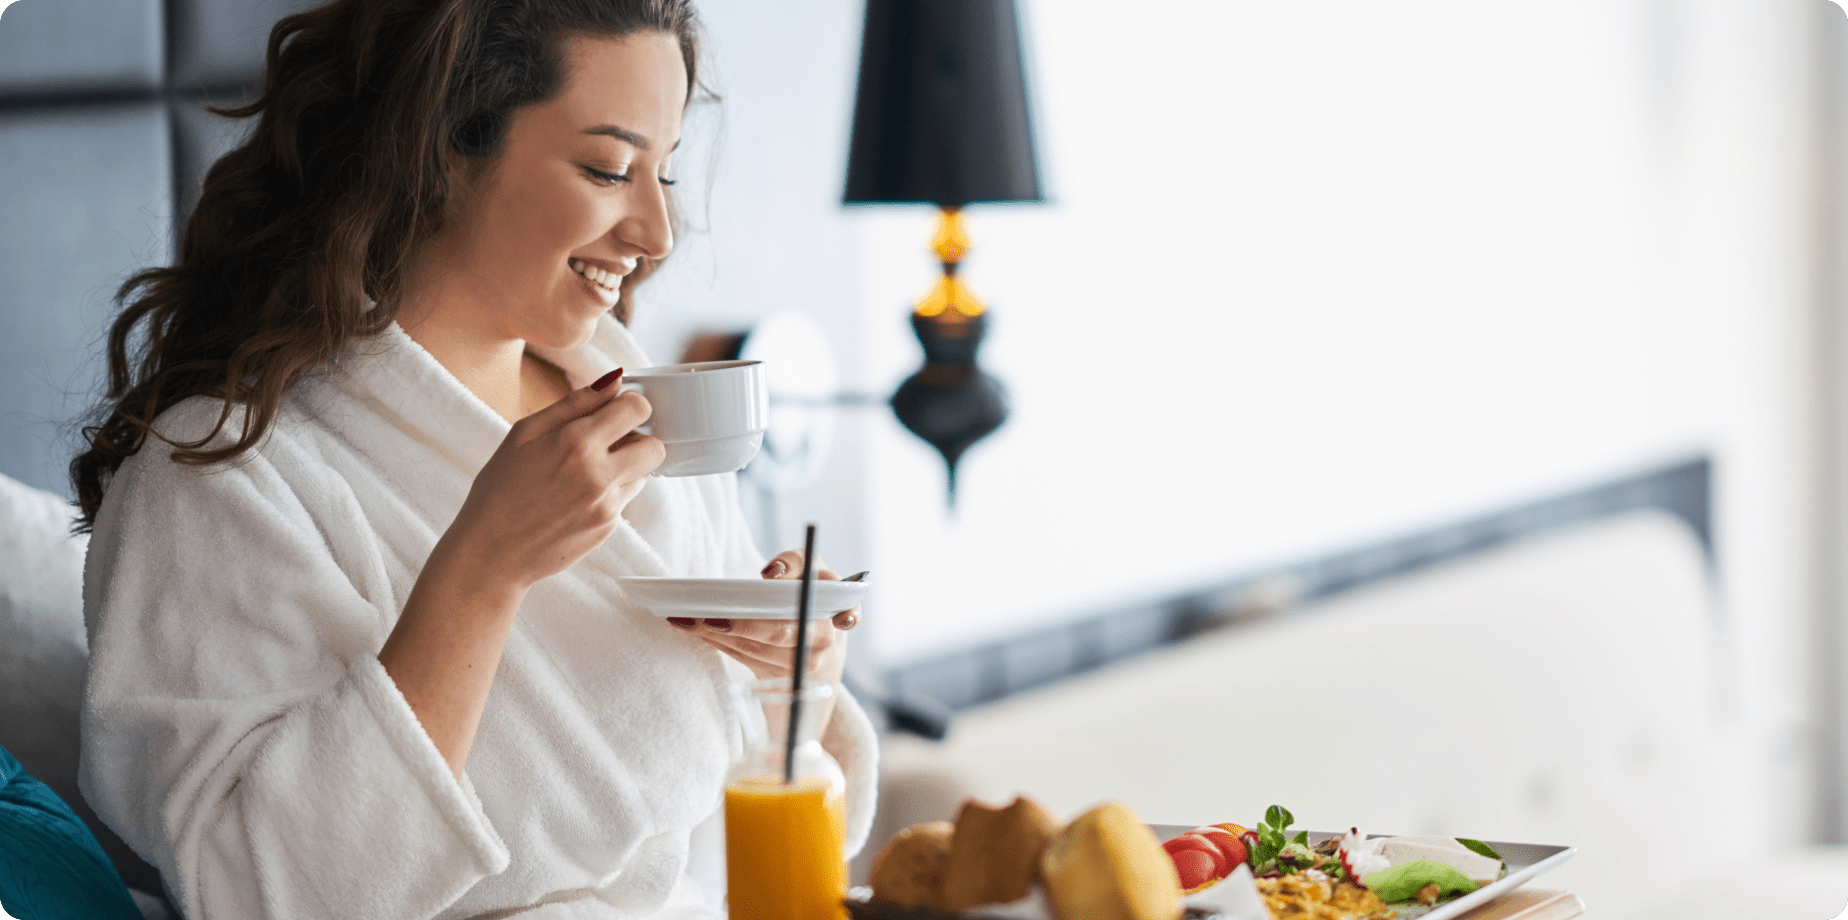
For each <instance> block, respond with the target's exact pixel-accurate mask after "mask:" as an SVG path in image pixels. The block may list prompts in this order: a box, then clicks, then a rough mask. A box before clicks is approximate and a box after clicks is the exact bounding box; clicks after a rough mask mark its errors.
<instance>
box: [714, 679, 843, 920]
mask: <svg viewBox="0 0 1848 920" xmlns="http://www.w3.org/2000/svg"><path fill="white" fill-rule="evenodd" d="M732 691H733V697H734V701H735V702H736V704H737V706H738V709H739V713H740V715H741V716H742V718H743V722H744V741H745V744H744V757H743V759H741V760H740V761H739V762H738V763H737V765H736V766H734V767H733V768H732V771H731V775H730V776H729V777H728V778H727V780H726V783H725V886H726V903H727V911H728V914H729V917H730V920H840V918H842V917H844V916H845V915H846V908H845V907H844V906H843V901H844V900H845V899H846V897H847V865H846V854H845V849H846V838H847V817H846V811H845V802H846V792H847V781H846V778H845V777H843V776H842V775H841V768H840V766H839V765H838V764H836V763H835V762H834V758H832V757H829V756H828V755H827V753H826V752H825V751H823V750H822V749H821V741H820V738H821V729H822V727H823V726H825V725H826V724H827V721H828V717H829V716H830V715H831V714H832V712H833V709H834V697H835V693H836V690H835V687H834V685H833V684H830V683H825V682H814V683H810V682H804V685H803V687H802V696H801V706H800V711H801V717H800V718H799V719H798V720H797V722H796V748H795V763H794V766H795V770H794V777H793V780H791V779H789V778H788V777H787V776H786V772H785V771H786V767H787V766H788V763H787V761H786V752H787V750H788V748H787V745H788V740H789V721H790V715H791V710H792V709H794V708H796V707H795V706H794V705H793V704H794V703H795V701H796V697H795V695H794V694H793V693H792V692H791V690H790V683H789V681H787V680H760V681H754V682H752V683H748V684H739V685H736V686H734V687H733V688H732Z"/></svg>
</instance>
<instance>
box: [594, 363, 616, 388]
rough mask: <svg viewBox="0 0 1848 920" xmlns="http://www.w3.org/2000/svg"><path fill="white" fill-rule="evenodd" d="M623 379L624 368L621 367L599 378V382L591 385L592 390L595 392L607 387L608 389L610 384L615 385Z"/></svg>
mask: <svg viewBox="0 0 1848 920" xmlns="http://www.w3.org/2000/svg"><path fill="white" fill-rule="evenodd" d="M621 377H622V368H620V367H619V368H617V369H615V370H613V371H610V372H609V373H607V374H604V375H603V376H601V377H598V378H597V382H596V383H593V384H591V385H590V388H591V389H593V390H598V391H601V390H603V389H604V388H605V387H608V386H609V385H610V384H612V383H615V382H616V381H617V380H618V379H620V378H621Z"/></svg>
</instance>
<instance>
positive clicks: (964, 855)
mask: <svg viewBox="0 0 1848 920" xmlns="http://www.w3.org/2000/svg"><path fill="white" fill-rule="evenodd" d="M1058 831H1059V819H1058V818H1055V817H1053V815H1052V813H1051V812H1049V811H1047V810H1046V809H1045V808H1043V807H1041V806H1040V804H1039V803H1038V802H1035V801H1033V800H1032V799H1029V798H1026V797H1024V796H1021V797H1018V798H1015V799H1014V801H1013V803H1012V804H1010V805H1008V806H1007V807H1006V808H991V807H989V806H987V805H984V804H982V803H981V802H977V801H975V800H974V799H970V800H968V801H966V802H964V803H963V805H962V809H961V810H959V811H958V812H957V813H956V836H955V837H953V838H952V839H951V840H950V858H949V862H948V863H947V864H945V866H944V868H943V906H945V907H947V908H949V909H951V910H963V909H964V908H969V907H974V906H975V905H977V904H1007V903H1009V902H1012V901H1018V900H1020V899H1021V898H1024V897H1026V896H1027V891H1028V890H1029V889H1030V888H1032V886H1033V881H1034V879H1035V878H1036V877H1037V876H1038V869H1039V859H1040V854H1041V853H1043V852H1045V850H1046V844H1047V843H1048V842H1050V841H1051V840H1052V836H1053V835H1054V834H1056V833H1058Z"/></svg>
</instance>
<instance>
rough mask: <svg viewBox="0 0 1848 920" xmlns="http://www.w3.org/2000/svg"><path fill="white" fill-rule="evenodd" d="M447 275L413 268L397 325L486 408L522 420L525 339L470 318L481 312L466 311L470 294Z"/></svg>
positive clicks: (428, 267)
mask: <svg viewBox="0 0 1848 920" xmlns="http://www.w3.org/2000/svg"><path fill="white" fill-rule="evenodd" d="M420 267H421V268H426V269H431V268H435V267H434V266H428V265H425V266H420ZM448 277H452V276H451V274H450V273H448V272H444V271H441V270H426V271H418V270H415V269H413V270H412V271H411V272H410V273H409V274H408V275H407V277H406V279H405V285H404V296H403V300H402V302H401V303H400V305H399V307H398V325H399V327H401V328H402V329H403V330H404V334H405V335H408V336H410V337H411V341H413V342H416V343H417V344H418V345H421V346H423V349H424V350H425V351H427V352H429V353H430V356H431V357H433V358H435V359H436V360H437V363H439V364H441V365H443V367H444V369H445V370H448V371H449V373H450V374H452V375H453V376H454V377H455V378H456V380H457V381H459V382H460V383H461V384H462V385H463V386H464V387H467V388H468V391H469V392H470V393H473V394H475V397H476V398H477V399H480V400H481V401H482V402H484V403H486V404H487V405H488V408H490V409H493V410H494V411H495V413H496V414H498V415H500V417H501V418H504V419H506V420H507V421H509V422H514V421H518V420H519V419H521V418H523V417H525V416H526V414H527V408H526V406H527V403H528V402H530V400H529V399H527V397H526V390H527V389H528V387H527V386H526V385H525V383H524V381H525V379H527V376H526V374H524V373H523V367H522V366H523V365H524V364H525V361H524V360H523V356H524V355H525V353H526V343H525V342H524V341H522V340H520V339H516V338H508V337H506V336H505V335H504V334H500V333H497V332H495V331H492V330H489V329H486V328H479V324H477V323H471V322H469V321H468V318H469V317H471V316H476V315H480V314H481V313H482V312H483V311H480V310H470V309H467V308H466V307H465V305H466V304H468V303H469V302H470V300H471V298H470V297H469V294H468V292H466V291H460V290H450V289H449V287H450V285H448V284H446V283H445V281H444V279H445V278H448Z"/></svg>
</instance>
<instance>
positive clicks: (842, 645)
mask: <svg viewBox="0 0 1848 920" xmlns="http://www.w3.org/2000/svg"><path fill="white" fill-rule="evenodd" d="M763 576H764V577H765V578H784V579H800V578H801V577H802V551H801V550H796V549H792V550H788V551H786V552H784V553H782V554H780V555H778V556H777V557H776V558H775V559H772V560H770V564H769V565H766V566H764V571H763ZM815 577H816V578H822V579H827V580H829V581H839V580H840V576H839V575H836V574H834V572H833V571H832V570H830V569H829V568H828V566H827V564H826V563H823V562H822V561H821V560H820V559H817V560H815ZM667 621H668V622H669V623H672V624H674V625H675V626H677V627H679V628H681V629H684V630H687V631H689V632H691V633H693V634H694V635H696V636H698V637H699V638H700V639H702V640H704V641H705V642H706V644H708V645H711V646H712V647H713V648H716V649H718V650H719V651H721V652H724V653H725V654H727V655H730V656H732V657H733V658H736V659H738V661H739V662H740V663H742V664H743V665H744V666H745V667H747V668H750V669H751V673H752V674H755V675H757V677H758V679H760V680H762V679H767V678H773V677H788V676H789V675H790V672H791V671H792V670H793V669H794V665H795V648H796V623H795V621H794V620H726V619H717V618H708V619H703V620H695V619H692V618H691V617H669V618H668V620H667ZM859 622H860V608H858V607H855V608H853V609H852V610H843V611H841V612H840V613H837V614H835V615H834V618H833V619H832V620H810V621H809V637H808V638H809V669H808V676H809V677H812V678H818V679H821V680H828V681H838V680H840V679H841V669H842V667H843V666H844V665H846V663H847V630H850V629H852V628H854V626H856V625H857V624H858V623H859Z"/></svg>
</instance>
